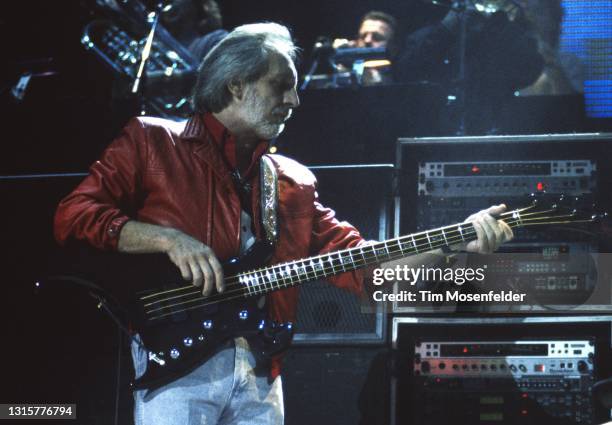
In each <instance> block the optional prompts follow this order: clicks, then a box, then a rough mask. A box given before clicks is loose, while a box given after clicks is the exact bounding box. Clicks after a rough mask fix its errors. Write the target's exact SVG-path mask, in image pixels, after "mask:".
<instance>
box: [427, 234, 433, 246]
mask: <svg viewBox="0 0 612 425" xmlns="http://www.w3.org/2000/svg"><path fill="white" fill-rule="evenodd" d="M425 236H427V242H428V243H429V248H430V249H433V245H432V244H431V239H430V238H429V232H425Z"/></svg>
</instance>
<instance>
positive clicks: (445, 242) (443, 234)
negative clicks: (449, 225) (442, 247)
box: [440, 229, 449, 245]
mask: <svg viewBox="0 0 612 425" xmlns="http://www.w3.org/2000/svg"><path fill="white" fill-rule="evenodd" d="M440 231H441V232H442V237H443V238H444V244H446V245H449V243H448V239H446V233H444V229H440Z"/></svg>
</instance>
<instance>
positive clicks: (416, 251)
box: [410, 235, 419, 254]
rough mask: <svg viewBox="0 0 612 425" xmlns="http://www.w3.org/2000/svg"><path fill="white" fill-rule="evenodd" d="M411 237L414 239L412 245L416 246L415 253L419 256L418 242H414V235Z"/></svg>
mask: <svg viewBox="0 0 612 425" xmlns="http://www.w3.org/2000/svg"><path fill="white" fill-rule="evenodd" d="M410 237H411V238H412V245H413V246H414V252H415V253H416V254H418V253H419V248H418V247H417V244H416V241H415V240H414V235H410Z"/></svg>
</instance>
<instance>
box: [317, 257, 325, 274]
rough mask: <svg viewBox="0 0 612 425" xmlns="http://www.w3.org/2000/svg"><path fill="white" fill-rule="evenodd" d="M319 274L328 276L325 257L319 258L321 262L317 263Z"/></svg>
mask: <svg viewBox="0 0 612 425" xmlns="http://www.w3.org/2000/svg"><path fill="white" fill-rule="evenodd" d="M315 266H316V268H317V271H318V272H321V276H322V277H325V276H327V275H326V273H325V264H324V263H323V257H319V262H317V263H315Z"/></svg>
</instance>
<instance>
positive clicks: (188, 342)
mask: <svg viewBox="0 0 612 425" xmlns="http://www.w3.org/2000/svg"><path fill="white" fill-rule="evenodd" d="M183 345H184V346H185V347H191V346H192V345H193V339H192V338H189V337H187V338H183Z"/></svg>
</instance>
